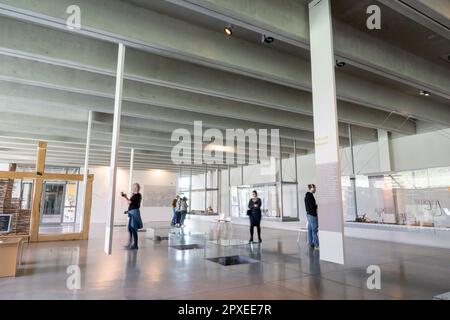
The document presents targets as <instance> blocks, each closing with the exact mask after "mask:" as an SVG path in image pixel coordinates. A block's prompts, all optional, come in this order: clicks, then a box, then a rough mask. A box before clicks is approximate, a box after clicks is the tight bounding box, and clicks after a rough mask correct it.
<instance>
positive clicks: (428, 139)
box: [391, 129, 450, 171]
mask: <svg viewBox="0 0 450 320" xmlns="http://www.w3.org/2000/svg"><path fill="white" fill-rule="evenodd" d="M391 164H392V170H393V171H404V170H414V169H426V168H434V167H447V166H450V129H446V130H439V131H434V132H427V133H423V134H416V135H413V136H406V137H403V138H398V139H393V140H391Z"/></svg>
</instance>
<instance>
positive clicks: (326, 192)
mask: <svg viewBox="0 0 450 320" xmlns="http://www.w3.org/2000/svg"><path fill="white" fill-rule="evenodd" d="M309 24H310V42H311V71H312V73H311V74H312V90H313V109H314V112H313V116H314V139H315V161H316V177H317V183H316V186H317V203H318V216H319V242H320V259H321V260H326V261H330V262H334V263H340V264H343V263H344V222H343V206H342V192H341V172H340V171H341V170H340V159H339V135H338V117H337V101H336V82H335V74H334V68H335V58H334V49H333V30H332V17H331V8H330V1H329V0H315V1H312V2H310V3H309Z"/></svg>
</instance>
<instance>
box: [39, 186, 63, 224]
mask: <svg viewBox="0 0 450 320" xmlns="http://www.w3.org/2000/svg"><path fill="white" fill-rule="evenodd" d="M65 192H66V184H65V183H61V182H44V188H43V193H42V204H41V225H49V224H50V225H51V224H53V225H54V224H58V225H59V224H61V223H62V222H63V217H64V207H65V206H64V198H65Z"/></svg>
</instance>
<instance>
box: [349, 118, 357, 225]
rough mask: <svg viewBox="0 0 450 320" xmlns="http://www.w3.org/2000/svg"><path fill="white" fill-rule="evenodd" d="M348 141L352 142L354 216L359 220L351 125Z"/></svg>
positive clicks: (351, 180) (351, 179)
mask: <svg viewBox="0 0 450 320" xmlns="http://www.w3.org/2000/svg"><path fill="white" fill-rule="evenodd" d="M348 139H349V142H350V164H351V176H350V182H351V185H352V190H353V205H354V206H355V212H354V214H355V219H356V218H358V195H357V193H356V176H355V156H354V152H353V131H352V125H351V124H348Z"/></svg>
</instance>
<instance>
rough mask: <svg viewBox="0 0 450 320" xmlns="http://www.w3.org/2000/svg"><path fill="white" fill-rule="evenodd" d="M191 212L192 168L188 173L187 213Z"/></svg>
mask: <svg viewBox="0 0 450 320" xmlns="http://www.w3.org/2000/svg"><path fill="white" fill-rule="evenodd" d="M191 212H192V167H191V170H190V173H189V213H191Z"/></svg>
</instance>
